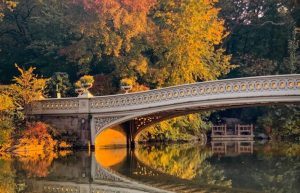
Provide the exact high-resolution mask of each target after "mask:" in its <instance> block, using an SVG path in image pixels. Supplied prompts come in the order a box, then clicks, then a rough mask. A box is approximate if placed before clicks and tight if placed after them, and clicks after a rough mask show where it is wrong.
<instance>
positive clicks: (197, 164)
mask: <svg viewBox="0 0 300 193" xmlns="http://www.w3.org/2000/svg"><path fill="white" fill-rule="evenodd" d="M0 192H1V193H13V192H22V193H42V192H45V193H46V192H77V193H79V192H80V193H84V192H88V193H104V192H105V193H116V192H119V193H123V192H126V193H135V192H270V193H277V192H278V193H283V192H286V193H299V192H300V145H299V144H295V143H265V144H260V143H258V142H256V143H251V142H239V143H237V142H236V143H234V142H230V143H226V144H225V143H222V142H216V143H212V144H209V145H207V146H202V145H200V144H180V145H179V144H176V145H155V146H139V147H138V148H136V149H135V150H134V151H130V150H127V149H125V148H124V149H122V148H121V149H120V148H119V149H97V150H96V151H95V152H83V151H81V152H67V151H64V152H59V153H54V152H48V153H47V152H44V153H40V152H39V153H38V152H32V153H30V154H29V155H19V156H17V157H16V156H10V155H1V158H0Z"/></svg>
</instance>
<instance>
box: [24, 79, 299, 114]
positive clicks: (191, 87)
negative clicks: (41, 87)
mask: <svg viewBox="0 0 300 193" xmlns="http://www.w3.org/2000/svg"><path fill="white" fill-rule="evenodd" d="M265 96H281V97H282V96H300V74H294V75H275V76H261V77H248V78H238V79H224V80H217V81H208V82H200V83H194V84H186V85H180V86H174V87H167V88H162V89H156V90H150V91H145V92H138V93H130V94H120V95H110V96H98V97H92V98H64V99H45V100H41V101H36V102H34V103H32V104H31V106H30V107H29V108H28V109H27V112H28V113H29V114H33V115H34V114H38V115H42V114H74V113H108V112H121V111H131V110H138V109H145V108H151V107H160V106H166V105H176V104H181V103H187V102H195V101H198V102H199V101H207V100H214V99H229V98H231V99H234V98H243V97H244V98H245V97H265Z"/></svg>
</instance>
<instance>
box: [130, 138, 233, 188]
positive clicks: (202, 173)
mask: <svg viewBox="0 0 300 193" xmlns="http://www.w3.org/2000/svg"><path fill="white" fill-rule="evenodd" d="M135 154H136V157H137V158H138V159H139V160H140V161H142V162H143V163H144V164H146V165H148V166H150V167H152V168H154V169H155V170H158V171H160V172H163V173H166V174H169V175H172V176H176V177H179V178H181V179H188V180H193V181H197V183H199V182H200V184H201V185H218V186H226V187H230V186H231V180H228V179H226V178H225V176H224V172H223V171H221V170H217V169H216V168H215V167H214V166H212V165H211V164H210V163H209V162H207V161H206V159H207V158H209V157H211V156H212V152H211V151H210V150H209V149H208V148H204V147H201V146H197V145H191V144H184V145H182V144H181V145H177V144H175V145H170V146H142V147H140V148H137V149H136V151H135Z"/></svg>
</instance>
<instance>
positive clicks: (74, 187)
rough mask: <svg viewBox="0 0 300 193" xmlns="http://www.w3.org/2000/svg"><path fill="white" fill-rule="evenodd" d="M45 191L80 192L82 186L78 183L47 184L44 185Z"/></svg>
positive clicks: (58, 192)
mask: <svg viewBox="0 0 300 193" xmlns="http://www.w3.org/2000/svg"><path fill="white" fill-rule="evenodd" d="M43 191H44V192H45V193H46V192H47V193H51V192H56V193H67V192H74V193H79V192H80V187H79V186H77V185H59V184H47V185H44V187H43Z"/></svg>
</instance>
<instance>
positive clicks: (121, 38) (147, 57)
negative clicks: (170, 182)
mask: <svg viewBox="0 0 300 193" xmlns="http://www.w3.org/2000/svg"><path fill="white" fill-rule="evenodd" d="M299 13H300V8H299V4H298V3H297V1H293V0H291V1H283V0H275V1H273V0H268V1H255V2H254V1H243V2H241V1H239V0H233V1H220V2H218V1H215V0H191V1H177V0H139V1H136V0H132V1H127V0H103V1H86V0H74V1H68V0H67V1H58V0H54V1H53V0H28V1H21V0H15V1H8V0H5V1H2V2H1V3H0V18H1V19H0V84H1V86H0V91H1V92H0V102H1V106H0V112H1V118H0V119H1V123H0V124H1V126H0V127H1V129H0V146H1V144H2V146H3V144H5V145H7V144H8V141H9V138H10V136H11V133H16V131H18V130H20V128H23V127H24V124H20V123H22V120H24V115H23V113H21V112H22V108H24V106H25V105H26V104H28V103H29V102H30V101H32V100H36V99H38V98H40V97H56V96H57V93H60V94H61V96H62V97H69V96H76V93H75V87H76V88H77V87H78V85H75V84H74V83H75V82H76V80H78V79H80V77H82V76H84V75H92V76H93V77H94V79H95V82H94V86H93V87H92V88H91V89H90V90H91V92H92V93H93V94H95V95H106V94H116V93H120V92H124V90H123V91H121V89H120V88H121V87H122V85H123V84H124V85H125V84H126V85H129V86H130V87H128V88H130V90H129V92H137V91H143V90H149V89H155V88H161V87H165V86H171V85H178V84H183V83H192V82H199V81H207V80H215V79H220V78H236V77H245V76H260V75H270V74H285V73H299V72H300V62H299V61H300V60H299V59H300V54H299V46H298V41H299V26H300V17H299V15H300V14H299ZM15 63H17V64H19V66H20V67H19V66H18V67H17V68H15ZM24 69H27V70H24ZM34 69H35V72H36V73H37V74H38V77H45V78H47V79H43V78H38V77H37V76H35V75H32V72H33V70H34ZM19 72H20V73H21V77H22V76H23V78H24V79H23V80H22V81H25V77H27V78H32V81H33V82H26V81H25V82H22V81H21V82H20V80H18V78H14V77H16V76H18V73H19ZM26 73H28V74H26ZM30 74H31V75H32V77H30ZM26 84H29V85H26ZM124 85H123V86H124ZM28 86H29V87H28ZM123 88H125V87H123ZM77 89H78V88H77ZM2 104H3V105H2ZM236 111H237V112H241V113H236V114H235V116H236V117H237V118H239V119H240V120H241V121H242V122H245V123H248V122H251V123H253V121H257V123H258V124H257V125H258V127H260V128H262V129H266V130H268V129H270V128H272V129H273V131H274V132H273V133H274V134H276V135H278V136H290V135H293V136H295V138H297V137H298V136H299V134H300V133H299V130H300V128H299V125H300V124H298V122H299V108H297V107H294V106H289V107H280V108H277V107H271V108H255V109H252V110H236ZM280 112H285V113H280ZM217 113H218V112H217ZM223 114H225V116H228V115H232V114H234V113H233V112H232V110H228V111H225V112H223ZM242 115H243V116H242ZM213 116H215V113H214V114H213ZM215 117H216V116H215ZM278 117H287V118H285V119H283V118H282V119H278ZM211 120H212V119H211V116H210V113H201V114H193V115H188V116H184V117H179V118H175V119H172V120H168V121H164V122H162V123H159V124H157V125H154V126H152V127H151V128H149V130H148V131H147V132H146V133H144V134H142V135H141V136H142V138H143V140H148V139H161V138H162V139H167V140H178V139H184V140H186V139H193V138H194V136H201V134H202V133H204V132H206V131H207V129H208V128H209V125H210V124H211V123H210V121H211ZM277 120H280V128H279V129H278V124H277ZM22 125H23V126H22ZM21 130H22V129H21ZM17 133H18V132H17Z"/></svg>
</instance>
